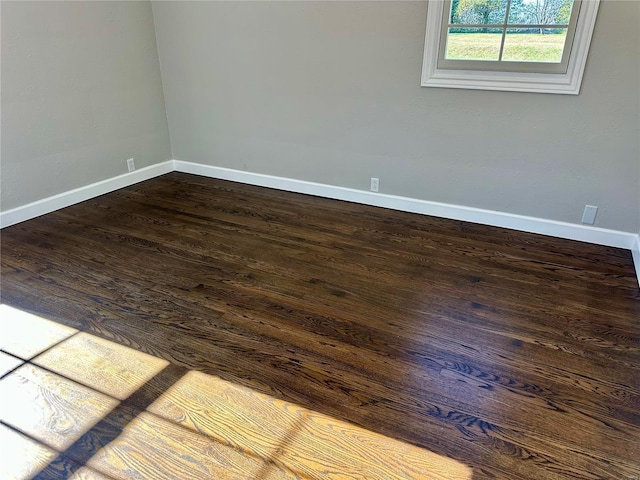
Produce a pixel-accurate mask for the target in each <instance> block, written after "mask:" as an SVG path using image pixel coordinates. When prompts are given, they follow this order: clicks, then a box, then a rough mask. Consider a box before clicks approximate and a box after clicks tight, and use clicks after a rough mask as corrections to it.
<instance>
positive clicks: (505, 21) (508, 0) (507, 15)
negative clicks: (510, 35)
mask: <svg viewBox="0 0 640 480" xmlns="http://www.w3.org/2000/svg"><path fill="white" fill-rule="evenodd" d="M509 10H511V0H507V11H506V12H505V14H504V23H503V25H502V38H501V39H500V53H499V54H498V61H499V62H501V61H502V52H504V40H505V36H506V35H507V23H508V21H509Z"/></svg>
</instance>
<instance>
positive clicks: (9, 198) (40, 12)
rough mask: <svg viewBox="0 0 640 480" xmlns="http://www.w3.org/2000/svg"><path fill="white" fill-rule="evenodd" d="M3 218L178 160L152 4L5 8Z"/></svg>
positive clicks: (17, 4) (3, 5) (11, 4)
mask: <svg viewBox="0 0 640 480" xmlns="http://www.w3.org/2000/svg"><path fill="white" fill-rule="evenodd" d="M0 8H1V12H0V15H1V17H2V51H1V54H2V94H1V95H2V98H1V107H2V138H1V140H2V163H1V177H2V180H1V182H2V183H1V187H2V196H1V202H2V205H1V208H2V210H3V211H6V210H9V209H11V208H14V207H17V206H21V205H24V204H27V203H29V202H32V201H35V200H39V199H42V198H45V197H48V196H51V195H55V194H57V193H61V192H64V191H67V190H70V189H73V188H77V187H81V186H84V185H88V184H91V183H93V182H96V181H99V180H103V179H106V178H110V177H113V176H116V175H119V174H122V173H125V172H126V171H127V167H126V159H127V158H131V157H134V158H135V162H136V166H137V168H141V167H144V166H147V165H150V164H153V163H158V162H161V161H164V160H168V159H170V158H171V148H170V145H169V135H168V130H167V123H166V114H165V107H164V98H163V92H162V84H161V79H160V69H159V64H158V55H157V48H156V42H155V33H154V25H153V16H152V12H151V5H150V4H149V2H6V1H3V2H1V7H0Z"/></svg>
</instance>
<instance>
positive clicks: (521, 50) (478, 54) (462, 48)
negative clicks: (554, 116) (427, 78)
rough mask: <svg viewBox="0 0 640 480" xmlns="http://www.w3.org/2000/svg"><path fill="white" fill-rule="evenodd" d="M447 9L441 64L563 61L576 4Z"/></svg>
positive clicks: (525, 2) (500, 3) (517, 2)
mask: <svg viewBox="0 0 640 480" xmlns="http://www.w3.org/2000/svg"><path fill="white" fill-rule="evenodd" d="M449 6H450V8H449V15H448V16H447V22H446V28H445V29H443V30H444V31H445V32H446V34H447V36H446V50H445V52H444V59H445V60H473V61H500V62H548V63H561V62H562V61H563V54H564V53H565V50H566V48H565V47H566V46H567V35H568V34H569V33H570V25H571V21H572V13H573V12H574V10H575V9H577V8H579V2H575V1H574V0H451V1H450V2H449ZM443 27H445V25H443Z"/></svg>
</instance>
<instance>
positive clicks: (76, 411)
mask: <svg viewBox="0 0 640 480" xmlns="http://www.w3.org/2000/svg"><path fill="white" fill-rule="evenodd" d="M0 398H2V403H1V404H0V421H2V422H3V423H5V424H6V425H9V426H11V427H12V428H14V429H16V430H18V431H20V432H23V433H25V434H27V435H29V436H30V437H31V438H33V439H35V440H37V441H38V442H40V443H42V444H43V445H45V446H47V447H49V448H52V449H54V450H56V451H57V452H62V451H64V450H65V449H66V448H67V447H69V446H70V445H71V444H72V443H73V442H74V441H75V440H76V439H78V438H79V437H80V436H81V435H82V434H83V433H85V432H86V431H87V430H89V429H90V428H91V427H92V426H93V425H94V424H95V423H96V422H98V421H99V420H100V419H101V418H102V417H104V416H105V415H106V414H107V413H108V412H109V411H111V410H112V409H113V408H114V407H115V406H116V405H117V404H118V401H117V400H114V399H112V398H110V397H107V396H106V395H103V394H101V393H98V392H95V391H93V390H91V389H89V388H87V387H84V386H82V385H78V384H76V383H75V382H72V381H70V380H68V379H66V378H63V377H60V376H59V375H56V374H53V373H50V372H47V371H46V370H43V369H41V368H38V367H35V366H33V365H24V366H22V367H20V368H19V369H18V370H16V371H14V372H13V373H11V374H9V375H7V376H6V377H4V378H3V379H2V380H0Z"/></svg>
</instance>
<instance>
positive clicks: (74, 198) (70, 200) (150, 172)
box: [0, 160, 174, 228]
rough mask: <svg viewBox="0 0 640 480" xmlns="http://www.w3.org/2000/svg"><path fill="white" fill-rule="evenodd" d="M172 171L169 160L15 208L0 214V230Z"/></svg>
mask: <svg viewBox="0 0 640 480" xmlns="http://www.w3.org/2000/svg"><path fill="white" fill-rule="evenodd" d="M173 170H174V165H173V161H171V160H169V161H166V162H163V163H158V164H156V165H151V166H149V167H145V168H141V169H140V170H135V171H133V172H129V173H125V174H124V175H118V176H117V177H112V178H108V179H106V180H102V181H100V182H96V183H92V184H91V185H87V186H85V187H80V188H76V189H74V190H69V191H68V192H63V193H60V194H58V195H54V196H52V197H48V198H44V199H42V200H38V201H36V202H33V203H29V204H27V205H23V206H22V207H17V208H14V209H11V210H7V211H6V212H0V228H4V227H8V226H10V225H15V224H16V223H20V222H24V221H26V220H30V219H32V218H35V217H39V216H40V215H44V214H46V213H50V212H53V211H55V210H59V209H61V208H65V207H69V206H71V205H74V204H76V203H80V202H84V201H85V200H89V199H91V198H95V197H98V196H100V195H104V194H105V193H109V192H113V191H114V190H118V189H120V188H123V187H128V186H129V185H133V184H135V183H138V182H142V181H144V180H149V179H150V178H153V177H157V176H158V175H164V174H165V173H169V172H172V171H173Z"/></svg>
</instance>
